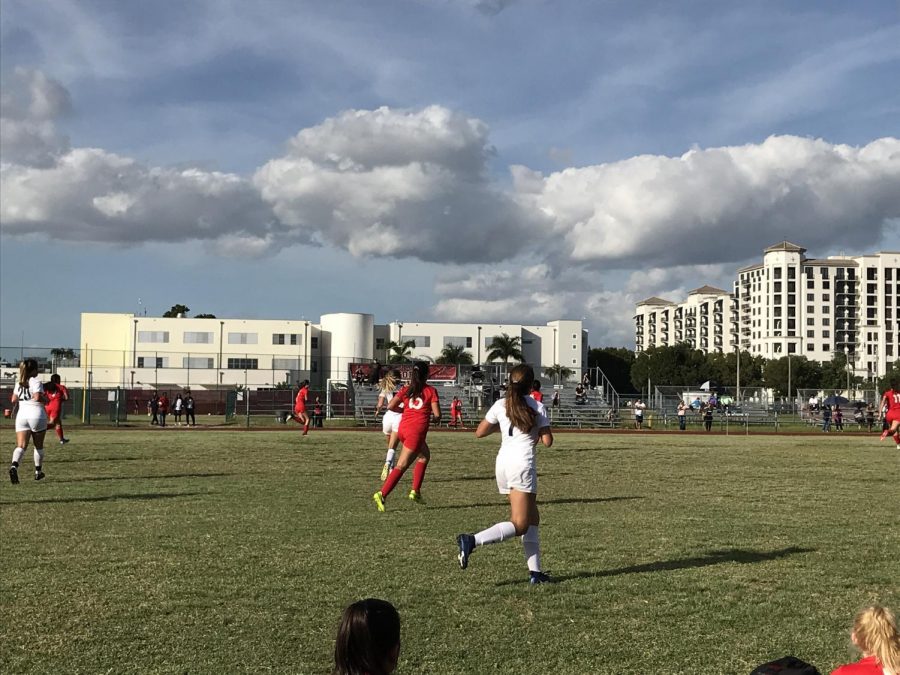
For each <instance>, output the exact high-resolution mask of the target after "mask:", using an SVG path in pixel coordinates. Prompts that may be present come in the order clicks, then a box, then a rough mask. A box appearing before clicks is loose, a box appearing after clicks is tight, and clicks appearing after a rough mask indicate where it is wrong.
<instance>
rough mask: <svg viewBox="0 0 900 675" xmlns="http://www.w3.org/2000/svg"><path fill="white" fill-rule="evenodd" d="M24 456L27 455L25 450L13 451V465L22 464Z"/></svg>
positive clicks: (17, 449)
mask: <svg viewBox="0 0 900 675" xmlns="http://www.w3.org/2000/svg"><path fill="white" fill-rule="evenodd" d="M24 454H25V448H16V449H15V450H13V458H12V461H13V464H18V463H19V462H21V461H22V455H24Z"/></svg>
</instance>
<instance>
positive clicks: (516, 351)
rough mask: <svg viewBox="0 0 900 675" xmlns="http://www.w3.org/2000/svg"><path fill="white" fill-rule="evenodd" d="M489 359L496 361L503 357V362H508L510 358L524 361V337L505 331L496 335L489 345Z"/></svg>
mask: <svg viewBox="0 0 900 675" xmlns="http://www.w3.org/2000/svg"><path fill="white" fill-rule="evenodd" d="M487 348H488V353H487V360H488V361H496V360H497V359H502V360H503V363H505V364H508V363H509V360H510V359H514V360H516V361H522V360H523V357H522V338H520V337H512V336H510V335H507V334H506V333H503V334H501V335H495V336H494V339H493V340H491V344H489V345H488V347H487Z"/></svg>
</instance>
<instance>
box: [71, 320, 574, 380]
mask: <svg viewBox="0 0 900 675" xmlns="http://www.w3.org/2000/svg"><path fill="white" fill-rule="evenodd" d="M503 333H506V334H508V335H510V336H513V337H518V338H520V340H521V344H522V353H523V357H524V359H525V361H526V362H527V363H531V364H534V365H535V366H536V367H538V366H539V367H546V366H551V365H554V364H557V363H558V364H561V365H565V366H567V367H569V368H571V369H572V370H573V371H574V372H575V373H576V375H577V376H579V377H580V375H581V372H582V368H583V367H584V366H585V365H586V364H587V350H588V341H587V331H586V330H584V329H583V327H582V323H581V321H565V320H557V321H551V322H549V323H547V324H546V325H541V326H526V325H519V324H488V323H483V324H463V323H417V322H403V321H395V322H393V323H390V324H382V325H376V324H375V319H374V316H373V315H371V314H360V313H343V312H341V313H334V314H324V315H322V316H321V318H320V320H319V322H318V323H315V322H312V321H306V320H299V321H298V320H289V319H218V318H214V319H196V318H183V317H180V318H164V317H147V316H137V315H134V314H100V313H83V314H82V315H81V344H80V345H79V347H80V349H81V354H82V355H81V359H80V362H79V364H78V365H77V366H68V367H66V366H63V367H60V368H59V369H58V371H59V373H60V375H61V376H62V377H63V378H64V379H65V380H66V381H67V382H70V383H71V382H81V381H82V380H84V381H85V382H87V381H88V378H90V381H91V382H92V384H93V385H94V386H107V387H109V386H121V387H131V388H158V387H166V386H193V387H215V386H222V387H233V386H235V385H246V386H248V387H250V388H269V387H274V386H276V385H278V384H279V383H283V382H288V383H292V384H293V383H296V382H298V381H300V380H303V379H309V380H310V381H311V382H313V383H314V384H316V385H317V386H321V385H322V384H324V383H325V381H326V380H328V379H333V380H340V381H343V380H346V379H347V376H348V373H349V372H350V367H351V364H353V363H363V362H371V361H373V360H375V359H377V360H379V361H381V363H386V362H387V360H388V356H389V354H388V345H389V343H390V342H397V343H400V342H412V343H413V345H414V346H413V347H412V349H411V356H412V358H424V359H428V360H435V359H437V357H438V356H440V354H441V351H442V350H443V348H444V346H445V345H450V344H452V345H460V346H462V347H464V348H465V349H466V351H467V352H469V353H470V354H471V355H472V358H473V361H474V362H475V363H481V364H484V363H487V351H488V350H487V347H488V345H489V344H490V343H491V341H492V340H493V338H494V337H495V336H499V335H501V334H503Z"/></svg>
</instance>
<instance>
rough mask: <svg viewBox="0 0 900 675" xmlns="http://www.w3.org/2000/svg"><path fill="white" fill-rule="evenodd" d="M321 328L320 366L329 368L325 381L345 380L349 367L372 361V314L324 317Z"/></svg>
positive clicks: (326, 315) (373, 348)
mask: <svg viewBox="0 0 900 675" xmlns="http://www.w3.org/2000/svg"><path fill="white" fill-rule="evenodd" d="M320 326H321V330H322V343H323V344H322V351H323V353H322V363H323V365H324V364H326V363H327V364H328V367H327V371H326V377H329V378H331V379H333V380H346V379H347V378H348V377H349V376H350V370H349V368H350V364H351V363H353V362H354V361H361V360H366V361H369V360H371V359H372V358H374V354H375V317H374V316H373V315H372V314H355V313H350V312H337V313H335V314H323V315H322V318H321V323H320Z"/></svg>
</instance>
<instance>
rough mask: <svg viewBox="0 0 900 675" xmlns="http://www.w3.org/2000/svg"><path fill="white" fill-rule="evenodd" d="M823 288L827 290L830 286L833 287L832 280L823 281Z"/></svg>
mask: <svg viewBox="0 0 900 675" xmlns="http://www.w3.org/2000/svg"><path fill="white" fill-rule="evenodd" d="M822 288H824V289H825V290H826V291H827V290H828V289H829V288H831V282H830V281H823V282H822Z"/></svg>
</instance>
